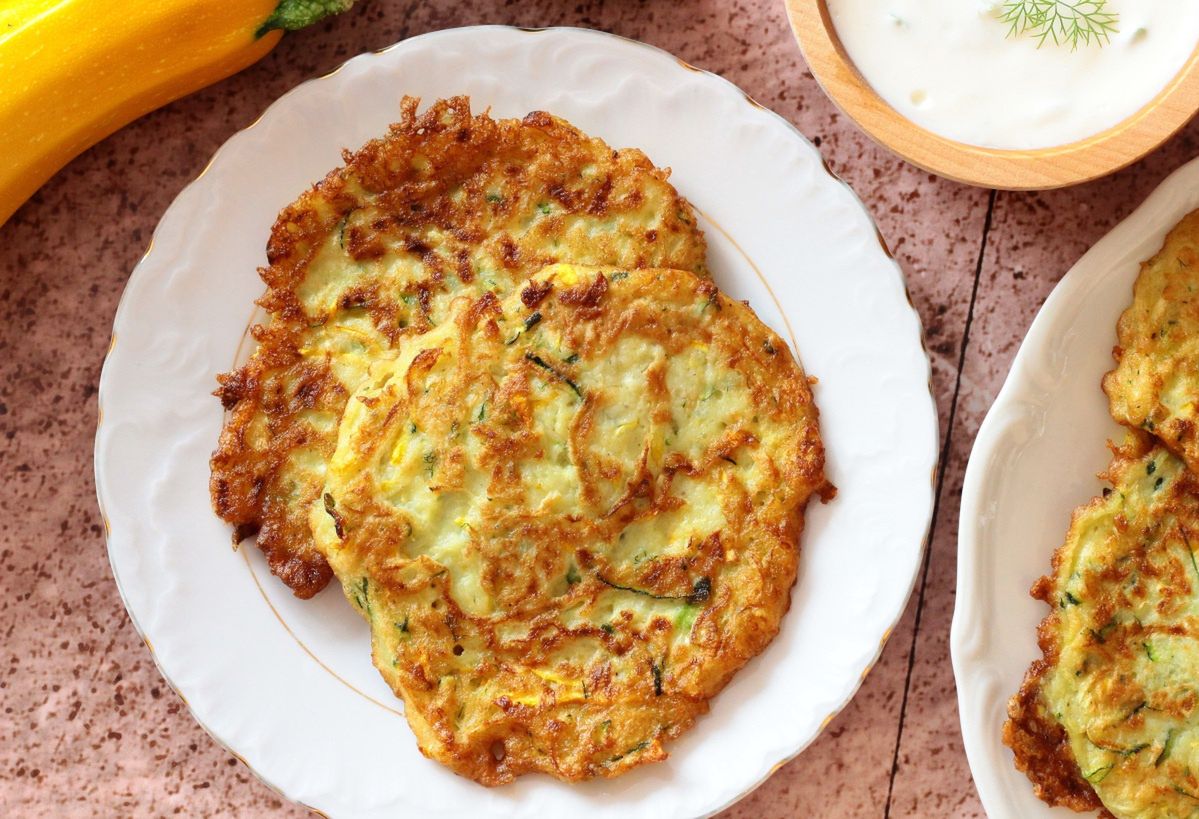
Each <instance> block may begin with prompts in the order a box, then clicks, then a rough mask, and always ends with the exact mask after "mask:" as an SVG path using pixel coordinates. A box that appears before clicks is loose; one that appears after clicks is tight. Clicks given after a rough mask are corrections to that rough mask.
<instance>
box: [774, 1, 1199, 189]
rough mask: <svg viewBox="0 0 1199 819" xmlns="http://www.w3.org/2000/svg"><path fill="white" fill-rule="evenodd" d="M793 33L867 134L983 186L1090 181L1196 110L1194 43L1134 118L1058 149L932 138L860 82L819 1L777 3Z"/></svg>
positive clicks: (827, 88)
mask: <svg viewBox="0 0 1199 819" xmlns="http://www.w3.org/2000/svg"><path fill="white" fill-rule="evenodd" d="M784 4H785V6H786V9H787V17H788V19H789V20H790V23H791V30H792V33H793V34H794V35H795V39H796V41H797V42H798V43H799V48H800V51H801V52H802V53H803V56H804V60H805V61H806V62H807V64H808V69H809V70H810V71H811V72H812V76H813V77H815V78H816V82H817V83H818V84H819V85H820V87H821V89H823V90H824V92H825V94H827V95H828V97H829V98H830V99H831V100H832V101H833V103H834V104H835V105H836V106H837V107H838V108H839V109H840V110H841V111H843V112H844V113H845V115H846V116H848V117H849V118H850V119H851V120H853V122H854V123H855V124H856V125H857V126H858V127H859V128H861V129H862V130H863V131H865V132H866V135H867V136H869V137H870V138H871V139H873V140H874V141H875V142H877V143H879V144H880V145H882V146H883V147H884V148H887V149H888V150H890V151H892V152H894V153H896V154H898V155H899V156H900V157H902V158H903V159H905V160H907V161H908V162H910V163H912V164H913V165H916V166H918V167H920V168H923V169H924V170H927V171H931V172H932V173H935V174H937V175H939V176H943V177H946V178H948V179H952V180H954V181H957V182H963V183H965V184H968V185H975V186H978V187H986V188H1000V189H1004V190H1047V189H1051V188H1061V187H1066V186H1069V185H1077V184H1080V183H1082V182H1089V181H1092V180H1094V179H1098V178H1100V177H1103V176H1107V175H1108V174H1111V173H1114V172H1116V171H1118V170H1120V169H1121V168H1125V167H1127V166H1128V165H1131V164H1132V163H1133V162H1136V161H1137V160H1138V159H1140V158H1141V157H1143V156H1145V155H1146V154H1148V153H1149V152H1150V151H1152V150H1153V149H1154V148H1157V147H1158V146H1159V145H1161V144H1162V143H1164V142H1165V141H1166V140H1168V139H1169V138H1170V137H1172V136H1173V135H1174V134H1175V133H1177V132H1178V131H1179V130H1180V129H1181V128H1182V127H1183V126H1184V125H1186V124H1187V122H1189V121H1190V120H1191V118H1192V117H1193V116H1194V115H1195V113H1196V112H1197V111H1199V43H1196V45H1195V49H1194V50H1193V51H1192V52H1191V56H1190V57H1189V58H1188V59H1187V61H1186V63H1185V64H1184V65H1183V67H1182V68H1181V69H1179V71H1178V73H1177V74H1176V75H1175V76H1174V78H1173V79H1172V80H1171V81H1170V82H1169V83H1167V84H1166V86H1165V87H1164V88H1162V89H1161V90H1160V91H1159V92H1158V93H1157V94H1156V95H1154V96H1153V97H1152V98H1151V99H1150V100H1148V101H1147V102H1146V103H1145V104H1144V105H1143V106H1141V108H1140V109H1139V110H1137V111H1136V113H1134V114H1132V115H1131V116H1129V117H1127V118H1126V119H1124V120H1122V121H1120V122H1118V123H1116V124H1115V125H1113V126H1111V127H1110V128H1107V129H1106V130H1103V131H1100V132H1099V133H1097V134H1094V135H1093V136H1089V137H1087V138H1085V139H1081V140H1078V141H1076V142H1070V143H1067V144H1065V145H1057V146H1052V147H1048V148H1035V149H1023V150H1012V149H999V148H986V147H982V146H977V145H969V144H966V143H964V142H958V141H957V140H953V139H949V138H948V137H944V136H941V135H940V134H936V133H933V132H932V131H929V130H928V129H926V128H923V127H921V126H920V125H917V124H916V123H915V122H913V121H912V120H910V119H908V118H907V117H905V116H904V115H902V114H900V113H899V112H898V111H896V110H895V109H894V108H892V107H891V105H890V104H888V103H887V102H886V101H885V100H883V98H882V97H880V96H879V95H878V93H877V92H876V91H875V90H874V89H873V88H872V87H871V86H870V84H869V83H868V82H866V80H865V78H864V77H863V76H862V74H861V73H860V72H859V71H858V69H857V67H856V66H855V65H854V63H853V60H851V59H850V57H849V55H848V53H847V52H846V51H845V48H844V47H843V46H842V44H841V40H840V38H839V37H838V36H837V33H836V29H835V28H834V26H833V22H832V18H831V17H830V15H829V11H828V5H827V2H826V0H784Z"/></svg>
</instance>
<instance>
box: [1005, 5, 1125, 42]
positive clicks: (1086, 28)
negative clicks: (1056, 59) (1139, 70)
mask: <svg viewBox="0 0 1199 819" xmlns="http://www.w3.org/2000/svg"><path fill="white" fill-rule="evenodd" d="M997 13H998V15H999V20H1000V22H1003V23H1007V24H1008V32H1007V36H1009V37H1020V36H1023V35H1027V36H1029V37H1033V38H1035V39H1036V41H1037V48H1040V47H1041V46H1043V45H1045V43H1047V42H1050V41H1052V42H1053V44H1054V45H1059V46H1060V45H1068V46H1070V50H1071V51H1073V50H1076V49H1077V48H1078V46H1079V45H1084V46H1087V45H1090V44H1091V43H1095V45H1098V46H1104V45H1107V44H1108V43H1109V42H1111V36H1112V35H1113V34H1115V33H1116V32H1117V31H1118V29H1117V28H1116V23H1117V21H1118V20H1119V17H1120V15H1119V14H1117V13H1116V12H1114V11H1108V9H1107V0H1007V2H1005V3H1004V4H1003V6H1001V7H1000V8H999V10H998V12H997Z"/></svg>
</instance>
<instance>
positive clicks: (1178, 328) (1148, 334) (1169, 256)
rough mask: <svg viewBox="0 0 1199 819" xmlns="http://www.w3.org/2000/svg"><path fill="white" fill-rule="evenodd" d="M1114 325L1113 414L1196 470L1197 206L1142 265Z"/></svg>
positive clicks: (1108, 386)
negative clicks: (1126, 304)
mask: <svg viewBox="0 0 1199 819" xmlns="http://www.w3.org/2000/svg"><path fill="white" fill-rule="evenodd" d="M1116 331H1117V338H1118V344H1117V346H1116V348H1115V349H1114V350H1113V351H1112V354H1113V355H1114V356H1115V359H1116V368H1115V369H1114V370H1112V371H1111V372H1110V373H1108V374H1107V375H1106V376H1105V377H1104V379H1103V390H1104V392H1106V393H1107V396H1108V400H1109V403H1110V406H1111V413H1112V417H1113V418H1115V419H1116V420H1117V421H1118V422H1120V423H1121V424H1125V425H1127V426H1129V427H1134V428H1139V429H1144V430H1146V431H1147V432H1151V433H1153V434H1154V435H1155V436H1157V437H1158V438H1159V439H1161V441H1162V443H1164V444H1165V445H1166V446H1168V447H1169V448H1170V449H1171V450H1172V451H1173V452H1174V453H1175V454H1176V455H1178V456H1179V457H1181V458H1182V459H1183V460H1185V461H1186V462H1187V466H1188V467H1189V468H1190V469H1191V471H1192V472H1199V409H1197V407H1196V404H1197V402H1199V211H1195V212H1193V213H1190V214H1188V215H1187V216H1186V217H1185V218H1183V220H1182V221H1181V222H1179V224H1178V225H1177V226H1175V227H1174V229H1173V230H1171V231H1170V233H1169V235H1167V236H1166V241H1165V244H1163V245H1162V249H1161V250H1160V251H1159V252H1158V253H1157V255H1155V256H1154V257H1153V258H1152V259H1150V260H1149V261H1147V262H1145V263H1144V264H1142V265H1141V272H1140V275H1138V276H1137V280H1136V284H1135V286H1134V287H1133V301H1132V304H1131V305H1130V306H1129V307H1128V309H1127V310H1125V311H1124V313H1123V315H1121V316H1120V322H1119V324H1118V325H1117V328H1116Z"/></svg>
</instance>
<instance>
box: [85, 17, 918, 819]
mask: <svg viewBox="0 0 1199 819" xmlns="http://www.w3.org/2000/svg"><path fill="white" fill-rule="evenodd" d="M404 94H414V95H417V96H420V97H422V98H424V99H425V100H426V101H432V100H434V99H436V98H438V97H444V96H450V95H455V94H469V95H470V96H471V97H472V100H473V104H474V107H475V109H476V110H482V109H484V108H487V107H490V108H491V111H492V114H493V115H494V116H497V117H520V116H523V115H524V114H526V113H528V112H529V111H531V110H537V109H543V110H547V111H550V112H552V113H555V114H557V115H559V116H562V117H565V118H567V119H568V120H570V121H572V122H573V123H574V124H576V125H577V126H579V127H580V128H582V129H583V130H584V131H586V132H588V133H590V134H593V135H596V136H599V137H602V138H603V139H605V140H607V141H608V142H609V143H610V144H612V145H614V146H636V147H639V148H641V149H643V150H644V151H645V152H646V153H647V154H648V155H649V156H650V158H651V159H652V160H653V161H654V162H655V163H657V164H659V165H664V166H670V167H672V168H673V171H674V174H673V176H672V181H673V182H674V184H675V185H676V186H677V187H678V188H679V190H680V191H681V192H682V193H683V194H684V195H685V196H686V197H687V198H688V199H690V200H691V202H693V203H694V204H695V206H696V208H697V209H698V210H699V211H700V212H701V214H702V226H703V228H704V230H705V232H706V234H707V237H708V241H709V243H710V247H711V250H710V258H709V261H710V265H711V268H712V270H713V271H714V276H715V278H716V281H717V282H718V283H719V284H720V285H721V287H723V288H724V289H725V290H726V292H728V293H729V294H730V295H732V296H734V297H736V298H741V299H748V300H749V302H750V303H751V304H752V305H753V307H754V308H755V309H756V310H757V311H758V313H759V314H760V315H761V316H762V317H763V319H764V320H765V321H766V322H767V323H769V324H770V325H772V326H773V327H774V328H775V329H776V330H777V331H779V332H780V334H782V335H783V337H784V338H787V339H789V340H790V341H791V343H792V344H793V345H795V346H796V348H797V349H798V350H799V351H800V352H801V353H802V360H803V362H804V365H805V366H806V367H807V369H808V371H809V373H811V374H812V375H815V376H817V377H819V379H820V382H819V384H818V385H817V387H816V398H817V402H818V404H819V406H820V409H821V412H822V418H821V423H822V429H823V433H824V436H825V439H826V442H827V447H828V454H829V471H830V475H831V478H832V480H833V481H834V482H835V483H836V484H837V486H838V487H839V489H840V494H839V495H838V497H837V498H836V500H835V501H834V502H832V503H830V504H828V505H827V506H821V505H820V504H819V503H815V504H813V506H812V508H811V510H810V514H809V523H808V528H807V530H806V532H805V535H804V540H803V556H802V559H801V564H800V575H799V581H798V584H797V586H796V588H795V591H794V597H793V601H792V607H791V612H790V614H789V615H788V616H787V618H786V621H785V623H784V624H783V628H782V632H781V633H780V634H779V636H778V638H777V639H776V640H775V642H774V643H773V644H771V646H770V647H769V648H768V649H767V650H766V652H765V653H764V654H763V655H762V656H761V657H760V658H758V659H756V660H755V661H753V662H752V663H750V664H749V666H747V667H746V668H745V669H744V670H743V671H742V672H741V673H740V674H739V675H738V676H737V677H736V679H734V681H733V682H732V683H731V684H730V685H729V687H728V688H727V689H726V690H725V691H724V692H723V693H722V694H721V695H720V696H719V697H718V698H717V699H716V700H715V701H714V703H713V707H712V712H711V713H710V714H709V715H708V716H706V717H703V718H701V719H700V721H699V723H698V724H697V726H696V727H695V729H694V730H693V731H691V732H690V733H689V734H688V735H686V736H685V737H683V738H682V739H681V740H680V741H678V742H676V743H674V744H673V746H672V747H671V748H670V751H671V758H670V759H669V760H668V761H667V762H665V763H662V764H657V765H650V766H646V767H643V768H640V769H638V770H636V771H634V772H632V773H630V774H628V775H626V776H623V777H621V778H618V779H615V780H610V781H596V782H590V783H586V784H583V785H574V786H568V785H564V784H561V783H558V782H556V781H553V780H551V779H549V778H547V777H526V778H525V779H524V780H522V781H520V782H518V783H515V784H513V785H510V786H506V787H503V788H498V789H493V790H487V789H484V788H482V787H481V786H479V785H476V784H475V783H473V782H470V781H468V780H466V779H462V778H460V777H457V776H455V775H454V774H452V773H450V772H449V771H447V770H446V769H443V768H442V767H440V766H439V765H437V764H435V763H433V762H430V761H428V760H426V759H425V758H424V757H422V756H421V755H420V753H419V752H418V751H417V748H416V743H415V741H414V740H413V737H412V734H411V732H410V731H409V729H408V727H407V724H406V723H405V721H404V719H403V717H402V706H401V705H400V704H399V702H398V701H397V700H396V699H395V698H394V697H393V696H392V694H391V692H390V690H388V689H387V687H386V686H385V685H384V684H383V682H382V680H381V679H380V678H379V676H378V674H377V673H376V672H375V670H374V669H373V668H372V666H371V663H370V658H369V650H368V634H367V628H366V625H365V623H363V622H362V620H361V619H360V618H358V617H357V616H356V615H355V614H354V613H353V612H352V611H351V610H350V608H349V606H348V605H347V604H346V603H345V601H344V600H343V599H342V596H341V594H340V592H339V591H338V590H336V589H332V588H331V589H328V590H326V591H325V592H323V593H322V594H321V595H319V596H318V597H317V598H315V599H314V600H311V601H308V602H304V601H300V600H296V599H295V598H293V597H291V596H290V594H289V593H288V591H287V590H286V589H285V588H284V587H283V586H282V585H281V584H279V583H278V582H277V581H276V580H275V579H274V578H272V577H271V576H270V574H269V572H268V571H267V570H266V567H265V564H264V562H263V560H262V559H261V556H260V555H259V553H258V552H257V550H256V549H254V548H252V547H247V548H245V549H242V550H241V551H234V550H232V549H231V548H230V547H229V541H230V532H229V528H228V527H227V526H226V525H225V524H223V523H222V522H221V521H219V520H218V519H217V518H216V517H215V516H214V515H213V513H212V511H211V510H210V508H209V503H208V491H207V480H208V457H209V454H210V453H211V451H212V449H213V447H214V445H215V442H216V439H217V433H218V432H219V430H220V426H221V420H222V415H221V409H220V406H219V404H218V402H217V401H216V400H215V399H214V398H213V397H212V396H211V395H210V393H211V391H212V389H213V387H214V384H215V382H214V378H215V376H216V374H217V373H218V372H222V371H225V370H228V369H230V367H231V366H232V365H233V364H234V362H235V360H236V359H237V357H238V355H239V343H240V342H241V341H242V338H243V335H244V331H245V328H246V324H247V321H248V320H249V317H250V313H251V304H252V301H253V300H254V299H255V298H257V297H258V296H259V295H261V292H262V284H261V282H260V281H259V279H258V277H257V275H256V274H255V269H256V267H257V266H259V265H262V264H265V261H266V259H265V249H264V248H265V242H266V238H267V235H268V231H269V229H270V226H271V223H272V222H273V220H274V218H275V215H276V214H277V213H278V211H279V210H280V209H281V208H282V207H283V206H284V205H286V204H287V203H288V202H289V201H291V200H292V199H294V198H295V197H296V196H297V195H298V194H299V193H301V192H302V191H303V190H305V189H306V188H307V187H308V186H309V185H310V184H312V182H313V181H314V180H317V179H319V178H321V177H322V176H323V175H324V174H325V173H326V172H327V171H328V170H329V169H331V168H333V167H336V166H337V165H339V164H340V162H341V160H340V151H341V149H342V148H343V147H353V148H356V147H358V146H359V145H361V144H362V143H364V142H365V141H366V140H368V139H370V138H372V137H374V136H377V135H380V134H383V133H384V132H385V130H386V128H387V125H388V124H389V122H391V121H392V120H394V119H396V118H398V111H399V101H400V97H401V96H402V95H404ZM242 354H243V355H244V352H243V353H242ZM928 381H929V363H928V358H927V356H926V355H925V352H924V349H923V347H922V345H921V339H920V326H919V320H918V318H917V316H916V314H915V312H914V310H913V309H912V307H911V305H910V303H909V301H908V299H907V294H906V292H905V289H904V284H903V280H902V276H901V274H900V271H899V269H898V266H897V265H896V264H895V262H894V261H893V260H892V259H891V258H890V257H889V256H888V255H887V253H886V251H885V248H883V247H882V245H881V244H880V240H879V238H878V234H877V232H876V228H875V226H874V224H873V223H872V221H871V220H870V217H869V215H868V214H867V213H866V211H865V209H864V208H863V206H862V204H861V202H860V201H859V200H858V199H857V198H856V197H855V196H854V194H853V193H852V192H851V191H850V190H849V188H847V187H846V186H845V185H844V184H843V183H841V182H840V181H838V180H837V179H835V178H834V177H832V176H831V175H830V174H829V173H828V172H827V170H826V169H825V167H824V165H823V163H822V161H821V158H820V155H819V154H818V153H817V151H816V150H815V149H814V148H813V147H812V146H811V145H810V144H809V143H808V142H807V141H806V140H804V139H803V137H801V136H800V135H799V134H798V132H797V131H795V130H794V129H793V128H792V127H791V126H789V125H788V124H787V123H786V122H785V121H784V120H783V119H781V118H780V117H778V116H777V115H775V114H772V113H771V112H769V111H767V110H765V109H763V108H761V107H760V106H758V105H756V104H755V103H753V102H752V101H751V100H749V99H748V98H747V97H746V96H745V95H744V94H743V93H742V92H741V91H739V90H738V89H737V88H735V87H734V86H732V85H731V84H729V83H728V82H726V81H724V80H722V79H720V78H718V77H715V76H713V75H711V74H707V73H705V72H701V71H698V70H696V69H694V68H691V67H690V66H687V65H686V64H685V63H682V62H680V61H679V60H677V59H675V58H674V57H671V56H670V55H669V54H666V53H665V52H662V51H659V50H657V49H654V48H651V47H649V46H645V45H642V44H640V43H635V42H631V41H628V40H623V39H620V38H617V37H614V36H611V35H606V34H601V33H598V32H592V31H585V30H578V29H551V30H544V31H526V30H519V29H511V28H503V27H476V28H465V29H455V30H449V31H442V32H437V33H434V34H429V35H425V36H422V37H416V38H413V39H410V40H406V41H404V42H402V43H400V44H398V45H396V46H393V47H392V48H390V49H387V50H385V51H383V52H381V53H377V54H367V55H363V56H360V57H356V58H355V59H353V60H350V61H349V62H348V63H346V64H345V65H344V66H342V67H341V68H340V69H339V70H338V71H336V72H334V73H333V74H331V75H329V76H327V77H323V78H321V79H318V80H314V81H311V82H308V83H305V84H303V85H301V86H299V87H298V88H296V89H295V90H293V91H291V92H290V93H288V94H286V95H285V96H283V97H282V98H281V99H280V100H279V101H277V102H276V103H275V104H274V105H272V106H271V107H270V108H269V109H268V110H267V112H266V113H265V114H264V115H263V117H262V118H261V119H260V120H259V121H258V122H257V123H255V124H254V125H253V126H251V127H250V128H248V129H246V130H245V131H242V132H241V133H238V134H236V135H235V136H233V137H232V138H231V139H230V140H229V141H228V142H227V143H226V144H225V145H224V146H223V147H222V148H221V149H220V150H219V151H218V152H217V154H216V156H215V157H214V158H213V160H212V163H211V164H210V166H209V167H208V168H207V170H206V171H205V172H204V173H203V174H202V175H201V176H200V178H198V179H197V180H196V181H195V182H193V183H192V184H191V185H190V186H189V187H188V188H186V189H185V190H184V191H183V192H182V193H181V194H180V195H179V197H178V198H177V199H176V200H175V202H174V203H173V204H172V205H171V207H170V208H169V209H168V210H167V212H166V214H165V215H164V216H163V218H162V221H161V223H160V224H159V226H158V228H157V230H156V232H155V235H154V240H153V243H152V245H151V249H150V251H149V252H148V253H147V255H146V257H145V258H144V259H143V260H142V262H141V263H140V264H139V265H138V267H137V269H136V270H135V271H134V272H133V275H132V276H131V278H130V280H129V284H128V287H127V289H126V291H125V295H124V297H123V299H122V301H121V305H120V307H119V309H118V311H117V317H116V322H115V327H114V331H113V348H112V351H111V352H110V354H109V357H108V360H107V362H106V363H105V367H104V372H103V375H102V377H101V382H100V411H101V419H102V420H101V424H100V427H99V431H98V433H97V436H96V485H97V491H98V494H99V498H100V504H101V508H102V510H103V512H104V513H105V516H106V522H107V525H108V548H109V556H110V560H111V562H112V568H113V573H114V575H115V576H116V578H117V583H118V585H119V587H120V589H121V593H122V595H123V597H124V599H125V603H126V606H127V608H128V609H129V612H130V615H131V617H132V618H133V621H134V623H135V625H136V626H137V628H138V629H139V630H140V631H141V633H142V634H143V635H144V637H145V638H146V642H147V643H148V644H149V645H150V646H151V649H152V651H153V653H154V656H155V659H156V661H157V663H158V665H159V668H160V669H161V671H162V673H163V675H164V676H165V677H166V678H167V680H168V681H170V683H171V684H172V685H173V686H174V687H175V688H176V690H178V691H179V693H180V694H181V695H182V696H183V697H184V698H185V699H186V701H187V703H188V706H189V707H190V709H191V711H192V714H193V715H194V716H195V718H196V719H197V720H198V721H199V722H200V723H201V724H202V725H203V726H204V727H205V728H206V729H207V730H208V731H209V733H211V734H212V735H213V736H214V737H215V738H216V739H217V740H218V741H219V742H221V743H223V744H224V745H225V746H227V747H228V748H229V749H230V750H231V751H233V752H234V753H236V754H237V755H238V756H240V757H241V758H242V759H243V760H245V762H246V763H247V764H248V765H249V766H250V767H251V768H252V769H253V770H254V771H255V772H256V773H257V774H258V776H260V777H261V778H262V779H263V780H264V781H266V782H267V783H268V784H270V785H271V786H273V787H275V788H276V789H278V790H279V791H280V792H281V793H283V794H284V795H285V796H287V797H289V798H291V799H294V800H296V801H297V802H300V803H303V804H305V805H308V806H311V807H313V808H316V809H318V810H320V811H321V812H323V813H325V814H328V815H330V816H335V817H341V816H353V817H384V816H422V817H442V816H444V817H458V816H462V817H467V816H471V817H474V816H480V815H489V816H504V817H544V816H579V815H586V816H590V817H622V819H628V817H635V816H644V817H653V818H654V819H669V817H693V816H699V815H703V814H707V813H711V812H714V811H716V810H718V809H720V808H722V807H723V806H726V805H728V804H730V803H731V802H733V801H734V800H736V799H737V798H738V797H740V796H741V795H743V794H745V793H746V792H748V791H749V790H750V789H752V788H753V787H754V786H755V785H756V784H758V783H760V782H761V781H762V780H763V779H765V778H766V777H767V776H769V775H770V773H771V772H772V771H773V770H775V769H776V768H777V767H778V766H779V765H781V764H782V763H783V762H784V761H786V760H787V759H789V758H791V757H793V756H794V755H795V754H797V753H798V752H799V751H800V750H801V749H803V748H804V747H805V746H806V745H807V744H808V743H809V742H811V741H812V739H814V738H815V737H816V735H817V734H818V733H819V732H820V730H821V728H823V726H824V725H826V724H827V723H828V721H829V720H830V719H831V718H832V717H833V715H834V714H836V713H837V711H839V710H840V709H841V708H842V707H843V706H844V705H845V703H846V702H847V701H848V699H849V698H850V697H851V696H852V695H853V693H854V691H855V690H856V689H857V687H858V685H859V684H860V682H861V679H862V677H863V676H864V675H865V673H866V671H867V670H868V669H869V668H870V666H871V665H872V664H873V663H874V661H875V660H876V658H877V656H878V654H879V652H880V650H881V648H882V643H883V641H884V640H885V639H886V637H887V635H888V634H889V632H890V629H891V627H892V626H893V624H894V623H895V621H896V620H897V618H898V617H899V614H900V612H901V611H902V609H903V606H904V603H905V601H906V600H907V598H908V594H909V592H910V590H911V586H912V582H913V579H914V577H915V573H916V569H917V567H918V566H919V564H920V559H921V555H922V551H923V545H924V539H925V535H926V532H927V528H928V524H929V516H930V513H931V509H932V499H933V495H932V483H931V475H932V472H933V467H934V464H935V459H936V450H937V446H936V438H937V425H936V410H935V407H934V404H933V400H932V398H931V396H930V394H929V384H928ZM880 395H882V396H886V400H883V401H880V400H878V397H879V396H880Z"/></svg>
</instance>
